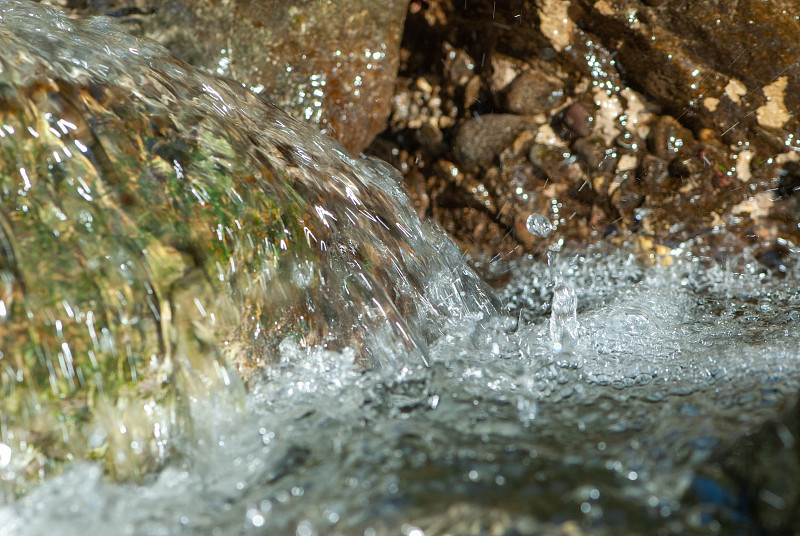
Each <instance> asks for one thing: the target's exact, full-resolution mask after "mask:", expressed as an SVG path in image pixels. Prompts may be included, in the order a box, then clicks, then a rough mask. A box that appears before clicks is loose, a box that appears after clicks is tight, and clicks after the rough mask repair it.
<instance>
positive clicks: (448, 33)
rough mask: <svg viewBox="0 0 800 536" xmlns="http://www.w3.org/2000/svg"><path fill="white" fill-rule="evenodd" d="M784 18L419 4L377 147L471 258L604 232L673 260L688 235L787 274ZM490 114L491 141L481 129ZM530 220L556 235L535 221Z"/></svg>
mask: <svg viewBox="0 0 800 536" xmlns="http://www.w3.org/2000/svg"><path fill="white" fill-rule="evenodd" d="M793 13H794V11H793V10H792V9H791V6H790V5H789V2H782V1H778V2H757V1H755V0H745V1H742V2H737V3H736V4H735V6H733V7H732V6H731V4H730V3H724V2H716V1H703V2H701V3H700V4H698V3H697V2H688V1H680V2H645V3H643V2H638V1H633V0H630V1H628V0H624V1H611V0H600V1H596V2H590V1H588V0H585V1H584V0H540V1H536V2H532V1H527V0H511V1H509V2H503V3H500V2H469V3H468V4H467V5H466V6H465V5H464V3H463V2H458V1H455V0H434V1H429V2H415V3H412V6H411V12H410V15H409V18H408V24H407V28H406V34H405V38H404V41H403V51H402V59H403V61H402V65H401V72H400V78H399V81H398V87H397V90H396V96H395V106H394V111H393V115H392V118H391V120H390V129H389V131H387V132H386V133H385V134H384V135H383V137H382V139H380V140H378V141H377V142H376V143H375V144H374V145H373V146H372V147H371V149H370V150H371V151H372V152H373V153H374V154H377V155H380V156H382V157H384V158H386V159H389V160H390V161H391V162H392V163H393V164H395V165H396V166H397V167H398V168H400V169H401V171H402V172H403V173H404V175H405V176H406V180H407V184H408V186H409V189H410V190H411V193H412V196H413V197H414V199H415V200H416V203H417V208H418V211H419V212H420V213H421V214H423V215H427V216H429V217H433V218H436V219H438V220H439V221H441V222H442V223H443V224H444V226H445V227H446V228H447V230H448V231H449V232H450V233H452V234H453V236H454V237H455V238H456V239H457V241H458V242H459V244H460V245H461V246H462V247H463V248H464V249H466V250H468V251H471V252H473V253H476V254H478V255H479V256H487V257H494V256H497V255H500V256H514V255H519V254H522V253H540V254H541V253H544V252H545V251H546V250H547V249H548V248H552V247H560V244H561V243H562V241H566V242H568V243H571V244H573V245H577V246H580V245H582V244H586V243H587V242H592V241H595V240H597V239H601V238H604V237H605V238H611V239H613V240H619V241H622V240H630V239H633V240H634V242H636V243H637V244H638V245H639V246H640V247H641V249H642V252H643V254H644V255H645V256H646V257H648V258H650V259H651V260H652V261H657V262H671V261H670V251H672V250H673V249H674V248H676V247H680V246H681V244H686V243H688V241H691V243H692V244H693V247H694V250H695V252H696V253H698V254H699V255H701V256H704V257H712V258H723V257H730V256H731V255H733V254H736V253H737V252H740V251H741V250H742V249H743V248H750V249H753V250H754V252H755V254H756V257H757V258H758V259H759V260H761V262H762V263H763V264H764V267H765V269H768V270H773V271H778V272H780V271H781V270H782V261H781V259H782V257H783V255H785V254H786V253H787V252H788V251H789V250H791V249H792V248H794V247H795V244H798V243H800V229H798V226H797V221H798V217H800V205H798V202H799V200H800V199H799V197H800V196H798V193H797V191H798V185H800V178H799V177H800V175H799V174H798V169H800V168H798V164H797V162H798V160H800V158H798V152H796V150H795V145H796V143H797V139H798V136H800V131H798V123H797V121H796V119H795V117H794V115H793V114H794V110H796V109H797V108H798V103H797V102H796V99H797V97H796V95H797V94H800V93H799V92H798V91H797V90H796V88H797V86H798V74H799V73H800V70H799V69H798V67H797V65H800V47H798V46H797V44H796V39H795V36H796V35H797V34H798V22H797V20H796V18H795V15H794V14H793ZM764 36H769V39H766V38H765V37H764ZM431 51H439V52H438V55H439V57H440V58H441V60H440V61H430V57H431ZM492 116H498V118H502V119H493V118H491V117H492ZM495 121H496V122H497V124H498V127H502V128H498V132H496V133H495V134H493V135H489V134H487V133H483V132H482V130H481V129H480V128H479V126H480V125H481V124H495V123H494V122H495ZM512 124H513V125H520V126H516V127H514V128H513V129H511V128H509V125H512ZM521 125H524V126H521ZM475 157H478V158H479V160H480V162H477V161H474V158H475ZM531 214H540V215H543V216H545V217H546V218H548V219H549V220H551V221H552V223H553V224H554V225H555V227H556V228H557V229H556V231H555V232H554V233H552V234H550V235H549V236H548V237H547V239H546V240H543V239H542V238H540V237H537V236H534V235H533V234H531V233H530V232H528V230H527V227H526V225H525V222H526V221H527V218H528V217H529V216H530V215H531Z"/></svg>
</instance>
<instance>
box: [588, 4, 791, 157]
mask: <svg viewBox="0 0 800 536" xmlns="http://www.w3.org/2000/svg"><path fill="white" fill-rule="evenodd" d="M573 4H574V7H575V8H577V9H574V14H573V16H574V17H575V19H576V21H577V22H578V24H579V25H580V26H582V27H584V28H585V29H586V30H587V31H589V32H592V33H594V34H595V35H597V36H598V37H600V38H601V39H602V41H603V43H604V44H605V45H606V46H607V48H608V49H609V50H610V51H612V52H614V53H615V55H616V57H617V60H618V61H619V62H620V64H621V65H622V69H623V70H624V73H625V76H626V77H627V78H628V80H630V81H631V82H632V83H634V84H636V85H637V86H638V87H639V88H641V89H642V90H643V91H644V92H645V93H647V94H648V95H649V96H650V97H652V98H654V99H655V100H657V101H658V102H660V103H661V104H663V105H664V108H665V111H667V112H669V113H670V114H672V115H674V116H676V117H680V119H681V121H682V122H684V123H685V124H686V125H688V126H690V127H691V128H692V129H694V130H697V129H700V128H710V129H712V130H713V131H714V132H715V134H716V135H718V136H720V137H721V138H722V140H723V141H724V142H725V143H728V144H735V143H747V142H748V141H750V142H752V143H758V144H765V145H772V144H777V145H783V144H784V143H785V144H787V145H788V146H790V147H795V148H797V147H800V145H798V143H799V142H800V140H798V135H799V134H800V121H798V118H797V117H795V113H796V112H797V111H798V110H800V64H799V63H798V61H800V43H798V40H797V35H798V33H800V21H798V19H797V16H796V15H797V3H796V2H794V1H792V0H770V1H769V2H763V1H761V0H740V1H737V2H727V1H724V0H701V1H696V0H677V1H670V2H659V3H658V4H657V5H654V6H649V5H643V3H642V2H640V1H638V0H614V1H609V0H599V1H594V0H579V1H578V2H574V3H573ZM790 135H791V136H790Z"/></svg>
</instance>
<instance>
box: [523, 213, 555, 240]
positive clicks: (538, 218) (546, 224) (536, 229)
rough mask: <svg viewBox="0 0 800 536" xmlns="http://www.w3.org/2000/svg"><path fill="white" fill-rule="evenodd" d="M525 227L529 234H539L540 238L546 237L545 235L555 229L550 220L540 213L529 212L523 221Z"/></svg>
mask: <svg viewBox="0 0 800 536" xmlns="http://www.w3.org/2000/svg"><path fill="white" fill-rule="evenodd" d="M525 227H526V228H527V229H528V232H530V233H531V234H535V235H536V236H541V237H542V238H545V237H547V235H549V234H550V233H551V232H553V230H555V226H554V225H553V224H552V223H551V222H550V220H548V219H547V218H545V217H544V216H542V215H541V214H531V215H530V216H528V221H526V222H525Z"/></svg>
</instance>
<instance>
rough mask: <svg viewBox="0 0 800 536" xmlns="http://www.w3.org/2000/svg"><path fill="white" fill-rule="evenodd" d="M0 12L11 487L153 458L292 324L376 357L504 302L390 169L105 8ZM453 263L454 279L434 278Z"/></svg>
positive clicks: (366, 358)
mask: <svg viewBox="0 0 800 536" xmlns="http://www.w3.org/2000/svg"><path fill="white" fill-rule="evenodd" d="M0 14H1V15H2V21H0V382H1V383H0V401H1V402H2V406H3V412H2V416H1V417H0V442H2V443H4V444H6V445H8V446H10V447H11V449H12V451H13V455H12V458H11V460H10V461H8V462H7V464H6V466H5V467H0V471H2V472H3V476H4V477H5V480H6V481H10V482H15V483H16V484H14V486H15V487H17V488H19V489H22V488H24V487H25V485H24V483H25V482H30V481H31V479H36V478H39V477H41V476H43V475H46V474H48V473H49V472H51V471H52V470H53V469H54V468H57V467H60V466H61V465H62V462H63V461H69V460H75V459H85V458H91V457H96V458H100V459H101V460H102V461H103V463H104V464H105V466H106V467H107V469H108V470H109V471H110V472H111V473H113V474H115V475H117V476H120V477H126V478H127V477H136V476H139V475H142V474H144V473H146V472H148V471H151V470H152V469H153V468H155V467H158V466H159V465H160V464H162V463H163V462H164V460H165V459H166V458H167V457H168V455H169V450H170V448H171V442H172V438H173V437H174V435H175V433H176V432H178V431H180V430H183V429H185V428H187V427H190V426H191V422H190V417H189V413H190V411H189V409H188V408H187V405H188V404H190V403H191V400H192V399H193V398H194V397H198V396H210V394H213V393H216V394H215V395H214V396H218V395H219V393H224V396H225V397H228V398H229V399H232V400H234V401H235V399H236V396H237V393H241V392H242V387H241V382H240V379H244V383H245V384H246V382H247V379H248V378H249V377H250V376H251V375H252V374H254V373H255V372H256V371H258V370H259V369H260V368H261V366H262V365H264V364H265V363H269V362H270V361H272V360H274V359H275V358H276V356H277V350H276V348H277V346H278V343H280V341H282V340H284V339H285V338H287V337H290V338H292V339H294V340H296V341H298V343H300V344H301V345H303V344H305V345H310V344H314V343H326V344H329V345H330V347H333V348H337V347H338V348H341V347H344V346H346V345H351V346H355V347H356V348H358V349H359V351H358V356H359V357H358V359H359V360H360V362H362V363H364V364H367V365H370V366H373V365H380V364H388V363H391V362H392V361H393V360H394V359H396V358H398V356H400V355H402V356H408V355H412V356H413V355H417V356H419V358H420V359H424V352H425V344H426V337H427V334H426V329H427V330H431V329H435V328H433V327H431V326H435V323H433V324H431V323H430V320H431V319H435V318H438V317H443V316H444V315H445V314H446V312H447V311H448V310H449V309H451V308H452V307H453V306H454V304H457V305H458V306H459V307H461V306H464V304H466V305H467V307H466V309H465V310H472V311H480V310H488V309H490V308H491V305H489V304H488V303H489V302H488V301H487V297H486V295H485V294H484V293H483V291H482V290H481V288H482V287H481V286H480V283H479V282H478V281H477V278H475V276H474V275H473V274H472V273H471V272H470V271H469V270H467V269H465V268H464V267H463V265H460V264H458V263H455V262H453V261H451V260H448V259H450V258H451V257H454V258H458V256H457V255H448V254H446V253H447V252H450V253H452V250H453V247H454V246H453V245H452V243H450V242H449V241H447V240H446V239H444V238H441V237H440V235H439V234H438V230H437V229H434V228H433V227H432V226H431V225H428V224H426V225H422V224H420V222H419V220H418V219H417V218H416V216H415V214H414V212H413V209H412V208H411V207H410V205H409V204H408V203H407V200H406V198H405V195H404V194H403V192H402V191H401V189H400V187H399V186H398V183H397V182H396V179H395V175H394V174H393V172H392V171H390V170H389V168H388V166H385V165H383V164H381V163H379V162H376V161H371V160H363V159H358V160H357V159H354V158H352V157H350V156H349V155H347V154H346V153H345V152H344V151H343V149H342V148H341V146H339V145H338V144H337V143H335V142H332V141H331V140H328V139H326V138H324V137H322V136H320V135H319V134H318V133H317V132H316V131H315V130H313V129H312V128H310V127H308V126H306V125H303V124H301V123H298V122H296V121H295V120H293V119H291V118H290V117H289V116H288V115H286V114H285V113H283V112H282V111H280V110H279V109H277V108H276V107H274V106H272V105H271V104H269V103H267V102H265V101H264V100H262V99H261V98H259V97H257V96H256V95H254V94H252V93H250V92H248V91H247V90H245V89H244V88H243V87H242V86H241V85H240V84H237V83H235V82H232V81H230V80H225V79H220V78H215V77H213V76H210V75H207V74H205V73H202V72H200V71H197V70H195V69H193V68H192V67H190V66H188V65H187V64H185V63H183V62H181V61H180V60H177V59H176V58H174V57H172V56H171V55H170V54H169V53H168V52H167V51H166V50H165V49H163V48H161V47H160V46H159V45H157V44H155V43H152V42H149V41H145V40H139V39H136V38H133V37H131V36H129V35H127V34H125V33H124V32H121V31H119V30H118V29H117V27H116V26H115V25H114V24H113V23H112V22H111V21H109V20H108V19H105V18H96V19H92V20H89V21H88V22H85V23H84V22H76V21H71V20H69V19H68V18H67V17H66V16H64V15H63V14H61V13H59V12H58V11H55V10H52V9H50V8H45V7H43V6H39V5H37V4H32V3H28V2H3V3H0ZM431 240H434V241H433V242H432V241H431ZM441 277H451V278H452V279H453V286H452V289H455V290H456V292H453V293H452V295H448V296H444V295H438V294H437V295H431V294H430V293H429V292H428V291H427V290H426V286H427V285H428V283H429V282H430V281H431V280H432V279H436V278H441ZM459 289H461V290H460V291H459ZM424 326H427V327H424ZM237 386H238V387H237ZM230 397H232V398H230Z"/></svg>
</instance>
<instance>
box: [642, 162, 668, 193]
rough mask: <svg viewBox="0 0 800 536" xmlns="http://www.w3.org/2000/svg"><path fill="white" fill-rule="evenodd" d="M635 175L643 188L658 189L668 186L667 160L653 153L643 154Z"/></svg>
mask: <svg viewBox="0 0 800 536" xmlns="http://www.w3.org/2000/svg"><path fill="white" fill-rule="evenodd" d="M636 176H637V177H638V178H639V180H640V181H641V183H642V184H643V185H644V187H645V189H647V190H650V191H659V190H663V189H665V188H668V187H669V172H668V171H667V162H665V161H664V160H663V159H661V158H658V157H657V156H653V155H645V156H644V157H643V158H642V159H641V161H640V162H639V167H638V170H637V174H636Z"/></svg>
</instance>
